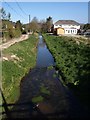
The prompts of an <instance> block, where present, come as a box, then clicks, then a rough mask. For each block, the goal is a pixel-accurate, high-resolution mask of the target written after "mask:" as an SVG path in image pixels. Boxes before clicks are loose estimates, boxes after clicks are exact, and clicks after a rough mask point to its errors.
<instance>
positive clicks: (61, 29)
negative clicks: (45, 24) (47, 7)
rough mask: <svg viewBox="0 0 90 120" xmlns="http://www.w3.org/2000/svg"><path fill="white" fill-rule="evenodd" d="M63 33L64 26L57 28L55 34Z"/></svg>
mask: <svg viewBox="0 0 90 120" xmlns="http://www.w3.org/2000/svg"><path fill="white" fill-rule="evenodd" d="M64 33H65V32H64V28H60V27H59V28H57V35H63V34H64Z"/></svg>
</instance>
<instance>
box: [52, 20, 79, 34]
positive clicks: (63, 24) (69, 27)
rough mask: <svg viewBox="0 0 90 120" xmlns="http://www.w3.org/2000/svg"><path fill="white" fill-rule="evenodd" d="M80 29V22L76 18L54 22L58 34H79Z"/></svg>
mask: <svg viewBox="0 0 90 120" xmlns="http://www.w3.org/2000/svg"><path fill="white" fill-rule="evenodd" d="M79 29H80V24H79V23H78V22H76V21H74V20H59V21H57V22H55V23H54V32H56V34H57V35H60V34H61V35H62V34H77V31H78V30H79Z"/></svg>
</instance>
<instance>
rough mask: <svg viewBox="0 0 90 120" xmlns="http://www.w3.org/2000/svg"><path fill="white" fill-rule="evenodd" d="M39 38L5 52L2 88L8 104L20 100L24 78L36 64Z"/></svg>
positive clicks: (31, 38) (35, 36)
mask: <svg viewBox="0 0 90 120" xmlns="http://www.w3.org/2000/svg"><path fill="white" fill-rule="evenodd" d="M37 42H38V36H37V35H31V36H30V38H29V39H27V40H25V41H22V42H19V43H16V44H14V45H12V46H11V47H9V48H8V49H5V50H4V51H3V62H2V87H3V94H4V96H5V99H6V101H7V102H8V103H12V102H15V101H16V100H18V97H19V91H20V81H21V79H22V77H24V76H25V74H26V73H27V72H28V71H29V69H31V68H33V67H34V66H35V64H36V53H37V49H36V46H37Z"/></svg>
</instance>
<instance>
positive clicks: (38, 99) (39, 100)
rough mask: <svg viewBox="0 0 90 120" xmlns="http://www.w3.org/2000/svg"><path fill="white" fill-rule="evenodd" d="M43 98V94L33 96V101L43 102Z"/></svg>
mask: <svg viewBox="0 0 90 120" xmlns="http://www.w3.org/2000/svg"><path fill="white" fill-rule="evenodd" d="M43 100H44V98H43V97H42V96H41V95H40V96H37V97H33V98H32V102H33V103H38V102H42V101H43Z"/></svg>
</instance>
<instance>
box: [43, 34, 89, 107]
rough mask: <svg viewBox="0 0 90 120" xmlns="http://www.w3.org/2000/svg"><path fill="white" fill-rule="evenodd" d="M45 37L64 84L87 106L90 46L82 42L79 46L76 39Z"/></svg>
mask: <svg viewBox="0 0 90 120" xmlns="http://www.w3.org/2000/svg"><path fill="white" fill-rule="evenodd" d="M43 37H44V39H45V41H46V44H47V46H48V48H49V50H50V51H51V53H52V55H53V57H54V59H55V62H56V69H57V70H58V71H59V75H60V76H61V78H62V80H63V81H64V82H63V83H64V84H65V85H68V86H69V88H70V89H72V90H73V91H74V92H75V94H76V95H77V96H78V97H79V98H80V101H81V102H83V103H85V104H87V103H88V100H90V97H89V94H90V92H89V90H90V87H89V84H90V44H85V43H82V42H80V43H79V45H78V44H77V43H76V41H75V40H74V38H73V39H72V38H69V37H64V36H51V35H47V34H43ZM79 41H80V40H79ZM87 106H88V104H87Z"/></svg>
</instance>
